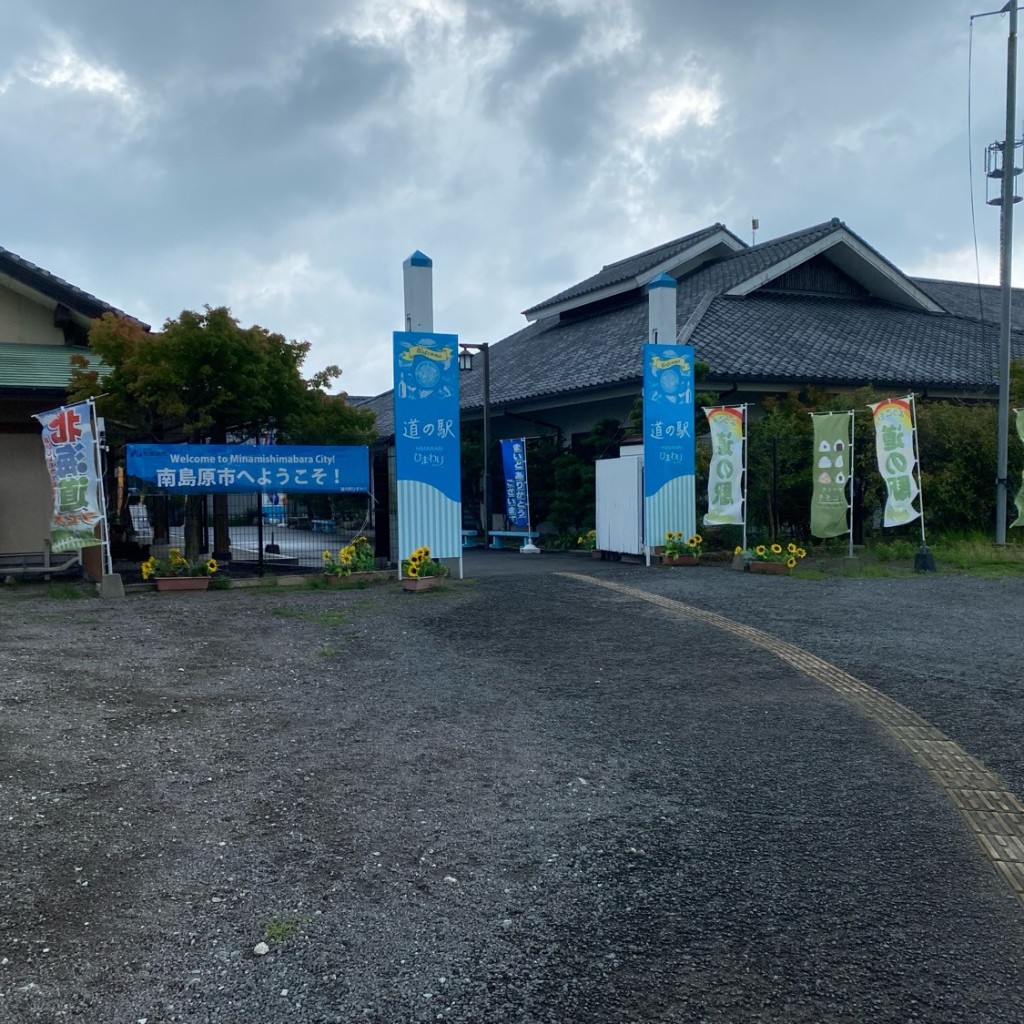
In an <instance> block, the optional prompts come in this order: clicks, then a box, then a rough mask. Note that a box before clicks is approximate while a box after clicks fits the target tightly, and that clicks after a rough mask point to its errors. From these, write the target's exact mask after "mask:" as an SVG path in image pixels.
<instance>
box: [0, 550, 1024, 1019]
mask: <svg viewBox="0 0 1024 1024" xmlns="http://www.w3.org/2000/svg"><path fill="white" fill-rule="evenodd" d="M497 557H498V558H500V557H501V556H497ZM508 557H509V558H511V559H516V556H515V555H510V556H508ZM543 557H544V559H547V556H543ZM524 561H526V560H523V559H518V560H516V561H514V562H506V563H504V564H505V565H508V566H512V565H514V566H515V567H516V568H521V567H522V564H523V562H524ZM537 561H538V563H540V564H538V566H537V569H541V568H547V567H549V566H551V565H557V566H558V567H563V566H566V567H568V568H570V569H571V570H574V571H578V572H583V573H594V574H596V575H600V576H602V577H608V576H610V577H611V578H614V579H616V580H621V581H622V582H624V583H627V584H629V585H630V586H635V587H640V588H644V589H647V590H650V591H652V592H657V593H660V594H663V595H665V596H669V597H674V598H677V599H679V600H680V601H683V602H686V603H688V604H694V605H700V606H702V607H707V608H710V609H713V610H715V611H718V612H720V613H722V614H725V615H728V616H730V617H733V618H736V619H739V620H742V621H745V622H749V623H751V624H754V625H757V626H758V627H760V628H762V629H765V630H767V631H768V632H771V633H773V634H775V635H777V636H779V637H781V638H783V639H786V640H789V641H791V642H794V643H797V644H800V645H802V646H804V647H806V648H807V649H809V650H811V651H813V652H814V653H816V654H818V655H820V656H822V657H824V658H826V659H828V660H830V661H832V662H833V663H835V664H837V665H839V666H840V667H842V668H844V669H846V670H848V671H850V672H852V673H853V674H854V675H856V676H858V677H859V678H860V679H862V680H864V681H865V682H867V683H869V684H870V685H872V686H876V687H878V688H879V689H882V690H883V691H884V692H886V693H888V694H890V695H891V696H893V697H895V698H897V699H899V700H901V701H903V702H904V703H906V704H908V705H910V706H911V707H913V708H914V709H915V710H916V711H918V712H919V713H920V714H922V715H923V716H924V717H926V718H928V719H929V720H930V721H932V722H933V724H935V725H936V726H938V727H939V728H941V729H943V730H944V731H946V732H948V733H949V734H950V735H952V736H953V737H954V738H955V739H956V740H957V741H958V742H960V743H961V744H962V745H963V746H964V747H965V748H966V749H967V750H968V752H970V753H972V754H974V755H975V756H977V757H979V758H981V759H982V760H984V761H985V762H986V763H987V764H988V765H989V767H991V768H993V769H994V770H996V771H997V772H999V773H1000V774H1002V776H1003V777H1004V779H1005V780H1006V782H1007V784H1008V785H1009V787H1010V788H1011V789H1013V790H1014V791H1015V792H1017V793H1018V794H1021V793H1024V758H1022V756H1021V753H1020V751H1019V749H1018V744H1017V739H1018V737H1019V734H1020V723H1021V717H1022V715H1024V695H1022V693H1021V685H1020V682H1019V680H1020V676H1021V672H1020V669H1019V662H1020V653H1019V624H1018V618H1019V613H1020V609H1021V608H1022V606H1024V601H1022V598H1024V581H1020V580H1017V581H1012V582H1004V581H984V580H974V579H969V578H957V577H931V576H927V577H915V578H913V579H901V580H836V581H825V582H821V581H802V580H798V579H777V578H771V577H754V576H750V575H748V574H739V573H732V572H730V571H729V570H726V569H697V570H679V569H676V570H645V569H643V568H634V567H627V566H622V565H615V566H608V565H605V564H596V563H594V564H591V563H590V562H589V561H587V560H571V559H565V560H564V561H557V560H546V561H543V562H542V561H541V560H537ZM42 592H43V590H42V588H41V587H38V586H36V587H24V588H18V589H16V590H14V591H7V592H3V593H0V649H2V652H3V665H4V672H3V677H2V680H3V682H2V687H0V693H2V696H3V702H4V712H5V713H4V727H3V728H4V742H3V744H2V745H0V790H2V793H0V795H2V814H3V820H2V827H0V857H2V861H0V863H2V865H3V868H2V872H0V1020H4V1021H8V1020H9V1021H12V1022H17V1024H20V1022H22V1021H26V1022H27V1021H45V1022H59V1021H88V1022H89V1024H107V1022H110V1024H114V1022H118V1024H121V1022H125V1024H138V1022H139V1021H143V1020H145V1021H146V1022H147V1024H169V1022H172V1021H177V1022H188V1024H205V1022H228V1024H234V1022H238V1024H243V1022H245V1024H250V1022H253V1024H254V1022H262V1021H268V1022H271V1021H272V1022H286V1021H301V1022H310V1024H327V1022H339V1024H349V1022H373V1024H398V1022H407V1021H409V1022H412V1021H428V1020H429V1021H465V1022H477V1024H480V1022H488V1024H490V1022H505V1021H508V1022H512V1021H515V1022H557V1024H575V1022H579V1024H584V1022H587V1024H591V1022H593V1024H606V1022H607V1024H624V1022H652V1024H653V1022H667V1021H672V1022H676V1021H678V1022H690V1021H694V1022H701V1021H707V1022H724V1021H744V1022H746V1021H761V1022H782V1021H786V1022H808V1024H809V1022H822V1021H842V1022H846V1021H849V1022H854V1021H856V1022H858V1024H861V1022H889V1021H892V1022H897V1021H898V1022H901V1024H902V1022H907V1021H923V1022H929V1024H931V1022H947V1021H948V1022H954V1021H955V1022H958V1024H965V1022H982V1021H992V1022H995V1021H998V1022H1001V1024H1005V1022H1015V1021H1022V1022H1024V1007H1022V1005H1021V999H1020V992H1021V990H1022V985H1024V952H1022V951H1024V911H1022V909H1021V907H1020V905H1019V904H1018V903H1017V902H1016V900H1015V899H1014V898H1013V897H1012V895H1011V894H1010V893H1009V891H1008V889H1007V888H1006V887H1005V886H1004V884H1003V883H1002V882H1001V881H1000V880H999V879H998V878H997V876H996V874H995V872H994V871H993V870H992V868H991V867H990V866H989V865H988V863H987V862H986V861H985V860H984V858H983V857H982V855H981V852H980V848H979V847H978V846H977V844H976V843H975V841H974V840H973V839H972V838H971V836H970V834H969V833H968V831H967V829H966V827H965V825H964V824H963V822H962V820H961V819H960V818H959V816H958V815H957V814H956V812H955V811H954V810H953V808H952V807H951V805H950V804H949V803H948V801H947V800H946V799H945V797H944V796H943V795H942V794H941V792H940V791H939V790H938V788H937V787H936V786H935V785H934V784H933V783H932V782H931V781H930V779H929V778H928V777H927V775H925V773H924V772H922V771H921V770H920V769H918V768H917V767H916V766H915V765H914V764H913V763H912V762H911V761H910V759H909V757H908V756H907V755H906V754H905V753H904V752H903V751H902V750H901V749H899V748H898V747H897V746H896V744H895V743H894V742H893V741H892V740H890V739H889V738H888V737H887V736H886V735H885V734H883V733H882V732H880V730H878V729H877V728H876V727H875V726H874V725H872V724H871V723H869V722H868V721H866V720H865V719H864V718H863V717H862V716H860V715H859V714H858V713H857V712H856V711H854V710H852V709H851V708H849V707H848V706H847V705H845V704H844V703H843V702H842V701H841V700H839V699H838V698H837V697H835V696H834V695H832V694H831V693H829V692H828V691H826V690H825V689H824V688H823V687H821V686H819V685H818V684H816V683H814V682H812V681H811V680H809V679H807V678H806V677H804V676H802V675H801V674H799V673H797V672H796V671H794V670H793V669H792V668H790V667H789V666H787V665H785V664H784V663H782V662H781V661H779V660H778V659H776V658H774V657H773V656H771V655H770V654H768V653H767V652H765V651H762V650H758V649H755V648H752V647H750V646H748V645H746V644H744V643H743V642H742V641H740V640H738V639H737V638H735V637H732V636H729V635H727V634H725V633H720V632H717V631H715V630H712V629H709V627H707V626H704V625H701V624H700V623H697V622H693V621H687V620H685V619H679V618H676V617H674V616H671V615H668V614H667V613H665V612H664V611H662V610H661V609H659V608H657V607H654V606H651V605H649V604H646V603H644V602H639V601H636V600H635V599H632V598H628V597H626V596H624V595H620V594H616V593H614V592H610V591H607V590H602V589H598V588H595V587H592V586H589V585H587V584H586V583H583V582H579V581H577V580H572V579H567V578H565V577H561V576H555V575H551V574H549V573H545V572H539V571H533V572H524V573H521V574H516V575H497V576H480V577H479V578H477V579H475V580H466V581H462V582H458V581H455V582H452V583H450V584H449V585H447V586H446V587H445V588H444V589H443V590H442V591H438V592H434V593H430V594H417V595H409V594H402V593H400V592H398V590H397V588H396V587H394V586H392V585H387V586H375V587H370V588H367V589H364V590H353V591H341V590H331V591H286V590H284V589H277V590H273V589H272V590H268V591H267V592H257V591H254V590H235V591H229V592H217V593H209V594H206V595H156V594H144V595H134V596H130V597H128V598H127V599H126V600H124V601H109V602H100V601H94V600H89V601H58V600H52V599H47V598H46V597H44V596H42ZM1011 617H1012V618H1011ZM261 941H262V942H265V943H266V945H267V946H268V947H269V952H267V953H266V954H265V955H262V956H260V955H255V954H254V952H253V950H254V948H255V947H256V946H257V943H260V942H261Z"/></svg>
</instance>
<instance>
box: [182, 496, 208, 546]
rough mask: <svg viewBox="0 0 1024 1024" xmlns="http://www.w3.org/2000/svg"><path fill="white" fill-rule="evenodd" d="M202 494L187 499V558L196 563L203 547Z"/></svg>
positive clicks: (203, 499)
mask: <svg viewBox="0 0 1024 1024" xmlns="http://www.w3.org/2000/svg"><path fill="white" fill-rule="evenodd" d="M205 500H206V499H205V497H204V495H202V494H190V495H188V496H187V497H186V498H185V557H186V558H187V559H188V560H189V561H190V562H192V561H195V559H197V558H198V557H199V554H200V551H201V549H202V547H203V502H204V501H205Z"/></svg>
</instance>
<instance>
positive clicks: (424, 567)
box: [401, 546, 448, 591]
mask: <svg viewBox="0 0 1024 1024" xmlns="http://www.w3.org/2000/svg"><path fill="white" fill-rule="evenodd" d="M447 575H448V570H447V569H446V568H445V567H444V566H443V565H442V564H441V563H440V562H435V561H434V559H433V558H431V557H430V548H428V547H426V546H424V547H421V548H417V549H416V550H415V551H414V552H413V553H412V554H411V555H410V556H409V557H408V558H407V559H406V560H405V561H404V562H402V580H401V583H402V589H403V590H411V591H417V590H430V589H431V588H432V587H435V586H437V584H438V583H440V582H441V580H442V579H444V577H445V576H447Z"/></svg>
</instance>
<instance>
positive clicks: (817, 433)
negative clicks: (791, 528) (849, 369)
mask: <svg viewBox="0 0 1024 1024" xmlns="http://www.w3.org/2000/svg"><path fill="white" fill-rule="evenodd" d="M811 420H812V422H813V423H814V491H813V493H812V495H811V533H812V534H813V535H814V536H815V537H839V536H841V535H842V534H844V533H847V532H849V529H850V524H849V522H848V518H847V516H848V513H849V511H850V499H849V497H848V496H847V490H846V488H847V484H848V483H849V482H850V480H851V478H852V473H853V468H852V466H851V463H850V440H851V438H850V433H851V425H852V422H853V413H852V412H825V413H815V414H814V415H812V416H811ZM850 489H851V491H852V486H851V488H850Z"/></svg>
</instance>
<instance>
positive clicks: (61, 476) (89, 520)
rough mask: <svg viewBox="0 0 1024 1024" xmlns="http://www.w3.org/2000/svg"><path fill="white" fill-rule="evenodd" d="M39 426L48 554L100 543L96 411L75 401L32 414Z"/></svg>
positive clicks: (101, 504)
mask: <svg viewBox="0 0 1024 1024" xmlns="http://www.w3.org/2000/svg"><path fill="white" fill-rule="evenodd" d="M35 419H37V420H39V422H40V423H41V424H42V427H43V435H42V440H43V452H44V454H45V456H46V470H47V472H48V473H49V475H50V488H51V490H52V491H53V525H52V526H51V528H50V547H51V549H52V550H53V551H77V550H78V549H79V548H91V547H97V546H98V545H100V544H102V543H103V541H102V540H101V538H99V537H97V536H96V533H95V528H96V527H97V526H98V525H101V524H103V522H104V518H105V517H104V512H103V502H102V500H101V498H100V494H101V491H100V474H99V465H100V453H99V439H98V437H97V436H96V410H95V407H94V406H93V403H92V401H91V400H90V401H88V402H79V403H78V404H77V405H68V406H65V407H64V408H62V409H53V410H51V411H50V412H43V413H39V414H38V415H37V416H35Z"/></svg>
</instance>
